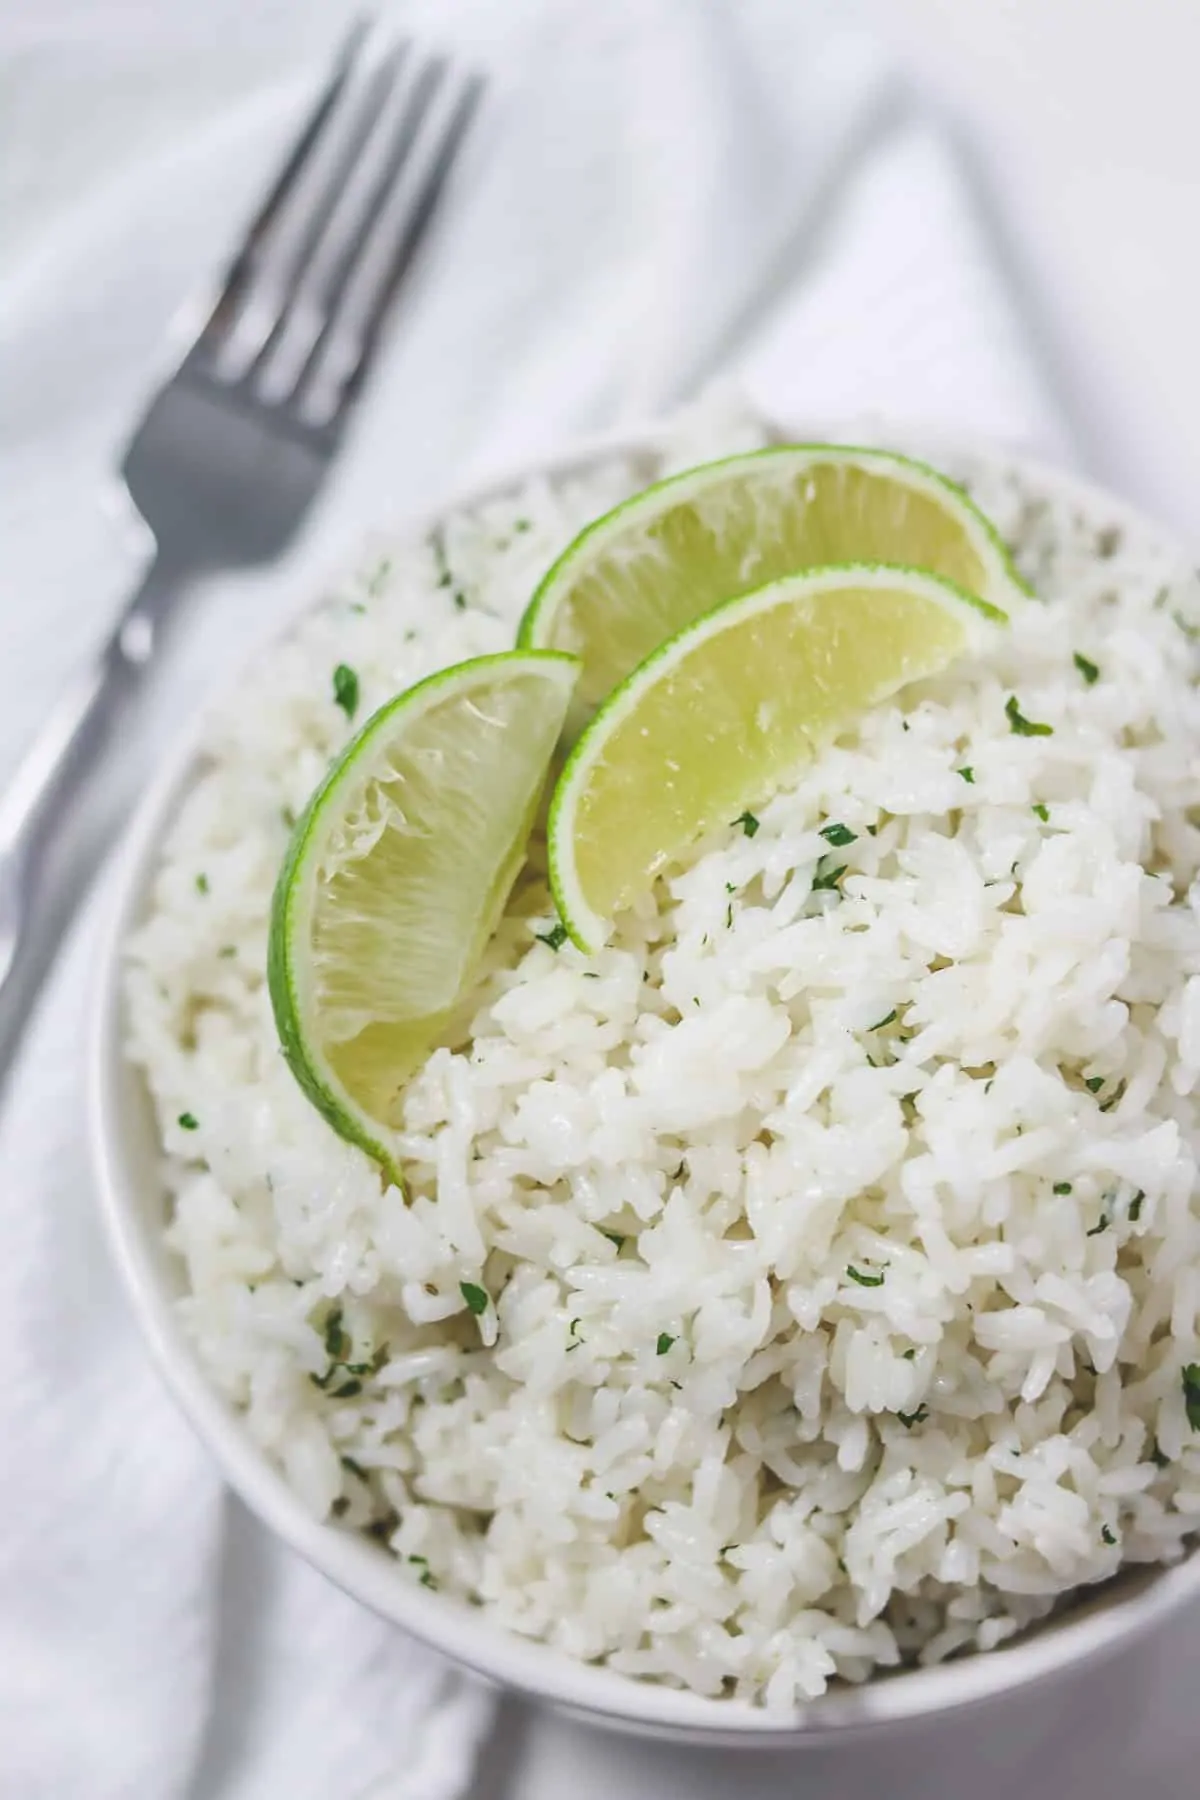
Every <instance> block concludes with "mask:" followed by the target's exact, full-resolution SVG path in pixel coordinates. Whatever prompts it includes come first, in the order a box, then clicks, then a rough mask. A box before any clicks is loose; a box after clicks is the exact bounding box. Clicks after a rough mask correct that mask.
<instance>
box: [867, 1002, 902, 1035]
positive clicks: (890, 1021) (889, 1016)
mask: <svg viewBox="0 0 1200 1800" xmlns="http://www.w3.org/2000/svg"><path fill="white" fill-rule="evenodd" d="M895 1023H896V1012H895V1008H894V1007H893V1009H892V1011H891V1012H890V1013H885V1014H884V1016H883V1018H882V1019H876V1021H875V1023H874V1025H868V1026H867V1030H868V1031H882V1030H883V1028H884V1026H885V1025H894V1024H895Z"/></svg>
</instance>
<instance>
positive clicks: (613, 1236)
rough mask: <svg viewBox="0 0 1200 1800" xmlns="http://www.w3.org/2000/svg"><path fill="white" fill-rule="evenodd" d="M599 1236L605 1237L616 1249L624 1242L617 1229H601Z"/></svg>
mask: <svg viewBox="0 0 1200 1800" xmlns="http://www.w3.org/2000/svg"><path fill="white" fill-rule="evenodd" d="M600 1236H601V1237H606V1238H607V1239H608V1241H609V1243H610V1244H615V1245H616V1247H617V1249H618V1250H619V1249H620V1248H621V1245H622V1244H623V1243H624V1242H625V1239H624V1237H623V1235H622V1234H621V1232H619V1231H603V1230H602V1231H601V1233H600Z"/></svg>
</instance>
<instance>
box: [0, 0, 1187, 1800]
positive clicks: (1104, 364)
mask: <svg viewBox="0 0 1200 1800" xmlns="http://www.w3.org/2000/svg"><path fill="white" fill-rule="evenodd" d="M171 3H172V4H173V0H171ZM280 4H281V0H258V6H257V7H256V8H254V9H250V8H248V9H247V10H248V12H250V11H251V10H253V11H254V12H255V13H256V15H257V16H258V17H259V18H260V19H261V17H262V16H263V15H264V14H265V13H268V12H270V11H272V10H275V9H277V8H278V7H279V6H280ZM166 10H167V6H166V5H165V4H163V0H38V4H37V5H34V4H32V0H0V93H2V94H3V102H2V104H0V114H2V115H3V116H4V120H5V123H4V129H5V130H6V131H7V134H8V145H7V147H6V149H5V152H4V154H3V157H0V164H2V165H3V181H4V183H5V185H6V187H7V190H8V191H7V196H6V197H5V198H0V206H2V207H3V211H4V213H5V217H6V239H7V250H8V255H7V257H6V262H7V264H8V269H9V288H10V293H11V291H12V283H13V280H14V279H15V280H16V281H17V283H18V285H19V282H20V281H21V280H22V279H24V278H26V277H27V278H28V280H29V281H30V282H36V281H38V280H40V281H43V282H45V281H46V280H47V279H48V278H50V277H52V274H53V270H52V266H51V267H49V268H48V266H47V263H46V258H47V256H49V257H50V259H51V264H52V259H53V253H52V250H50V249H48V248H47V243H46V238H45V227H46V224H47V221H48V220H49V219H51V218H52V217H53V216H54V214H55V212H56V209H58V208H61V207H64V206H67V205H70V206H71V207H74V208H82V209H83V210H84V211H86V207H87V205H88V203H89V202H90V200H91V199H92V198H93V197H94V196H96V195H98V194H102V190H103V180H104V173H105V171H104V169H103V167H98V166H97V164H96V161H95V157H94V148H93V146H92V144H91V143H90V141H89V138H88V134H87V133H86V132H83V131H81V132H76V131H75V130H73V129H72V123H73V120H74V118H75V117H76V116H77V114H78V112H79V111H80V110H81V109H82V110H83V111H86V110H87V108H88V107H89V106H90V105H91V104H92V103H93V100H94V93H95V82H96V81H97V79H102V80H103V81H104V82H105V83H106V84H107V88H108V92H109V95H110V98H111V93H112V91H113V86H114V84H119V83H120V82H121V81H122V80H127V81H128V82H129V84H130V91H131V92H132V91H134V89H135V88H136V89H139V96H140V98H141V99H142V100H143V101H144V95H142V94H141V93H140V84H141V83H142V82H143V81H144V73H145V61H144V50H145V41H146V40H145V35H144V32H143V27H144V26H147V25H148V22H150V21H151V16H152V15H153V26H154V30H155V31H157V30H158V29H160V27H161V21H162V16H163V13H164V12H165V11H166ZM307 10H308V11H309V12H310V13H311V12H312V9H311V8H310V9H307ZM879 11H880V13H881V15H882V17H883V19H884V22H885V23H886V25H887V26H888V27H889V28H890V29H891V30H892V31H893V32H894V33H895V34H896V35H897V36H898V37H900V38H901V39H902V41H904V42H905V43H907V45H908V46H909V48H910V54H911V57H912V60H913V63H914V66H915V67H917V68H918V69H919V70H920V71H921V73H922V75H923V77H924V78H925V79H926V80H927V81H928V83H929V85H930V88H931V91H932V92H934V93H936V94H938V95H939V96H941V97H942V98H943V99H944V100H946V101H947V103H949V104H950V105H951V106H952V107H953V109H954V110H955V111H956V112H957V113H958V114H959V115H960V116H962V117H963V118H964V119H966V120H968V121H969V122H970V124H971V126H972V128H973V131H974V134H975V142H976V144H977V146H978V149H979V152H980V161H981V166H982V168H983V170H984V172H985V173H986V175H987V177H988V180H989V182H990V184H991V187H992V189H993V191H994V194H995V196H996V197H997V199H998V201H999V204H1000V207H1001V210H1002V212H1003V214H1004V217H1005V219H1006V221H1007V226H1008V229H1009V231H1010V236H1011V242H1012V246H1013V251H1014V255H1015V257H1016V259H1017V261H1018V263H1019V264H1020V266H1021V267H1022V269H1023V271H1024V273H1025V274H1026V276H1027V277H1028V279H1029V281H1030V282H1031V284H1032V288H1033V291H1034V292H1035V293H1036V295H1037V297H1038V301H1039V316H1040V319H1041V323H1042V327H1043V333H1044V341H1045V344H1046V347H1047V350H1048V353H1049V354H1050V355H1051V357H1052V359H1053V362H1054V366H1055V368H1056V370H1057V371H1058V373H1059V375H1060V376H1061V380H1062V387H1063V392H1064V394H1065V395H1066V397H1067V399H1068V401H1069V403H1070V405H1071V408H1072V412H1073V414H1074V417H1075V419H1076V422H1077V423H1078V425H1079V426H1080V427H1081V431H1082V436H1083V440H1084V442H1085V445H1086V448H1087V454H1088V459H1089V461H1090V462H1091V465H1092V468H1093V470H1094V471H1095V472H1097V473H1099V474H1101V475H1103V476H1106V477H1107V478H1108V479H1109V480H1111V481H1112V482H1113V484H1114V485H1117V486H1121V487H1123V488H1125V489H1126V490H1127V491H1128V492H1129V493H1130V494H1131V495H1133V496H1134V497H1136V498H1139V499H1141V500H1143V501H1144V502H1146V503H1148V504H1149V505H1150V506H1151V507H1152V508H1154V509H1155V510H1157V511H1159V512H1160V513H1161V514H1162V515H1163V516H1164V517H1167V518H1169V519H1172V520H1173V521H1174V522H1175V523H1176V524H1178V525H1179V526H1181V527H1182V528H1184V529H1185V530H1187V531H1192V530H1194V529H1195V527H1196V523H1197V521H1196V516H1195V505H1194V501H1193V494H1194V493H1195V492H1197V491H1200V357H1197V355H1196V353H1195V348H1194V345H1195V323H1194V313H1195V293H1196V288H1197V285H1198V284H1197V277H1198V276H1200V247H1198V240H1197V236H1196V232H1195V226H1194V220H1195V201H1196V198H1197V171H1198V170H1200V107H1198V106H1197V104H1196V100H1195V95H1194V92H1193V89H1194V86H1195V68H1196V65H1197V61H1198V60H1200V59H1198V57H1197V52H1200V8H1196V7H1194V6H1193V5H1191V4H1190V3H1189V0H1108V3H1106V0H1008V3H1007V4H999V3H997V4H993V5H992V6H990V7H983V6H981V5H979V4H977V3H976V4H971V3H970V0H967V4H963V0H890V3H889V4H886V5H885V4H884V0H879ZM198 17H199V11H198V10H197V11H196V12H193V14H192V27H193V30H194V29H195V26H196V21H197V19H198ZM302 40H303V34H302V33H301V34H299V35H298V37H297V39H296V42H297V45H298V51H299V53H301V54H302V49H303V41H302ZM248 54H249V57H250V60H251V61H252V59H253V50H252V49H251V51H250V52H249V53H248ZM34 64H36V66H37V68H38V70H39V90H38V91H39V93H40V94H41V95H43V96H44V94H45V77H46V71H47V69H48V68H49V69H52V70H58V71H60V72H61V82H60V85H59V86H58V88H57V100H56V107H57V109H58V114H59V119H60V121H61V129H60V130H54V129H51V130H49V131H48V130H47V128H46V119H45V116H44V112H42V113H40V114H39V117H38V119H37V120H34V119H33V118H32V117H31V116H30V115H29V113H27V112H23V96H24V94H25V93H26V91H27V90H26V88H25V84H24V82H23V79H22V77H23V73H24V71H25V70H27V69H29V68H30V67H32V66H33V65H34ZM202 83H203V69H202V67H201V68H200V69H199V70H198V74H197V87H196V92H197V94H198V95H199V94H200V93H201V91H202ZM172 105H173V109H174V110H173V115H172V116H173V122H174V123H175V124H178V123H179V118H180V113H179V108H180V106H181V105H183V106H185V107H186V99H184V100H182V101H181V100H180V98H179V97H178V96H175V97H174V99H173V102H172ZM39 106H41V107H44V100H42V101H39ZM117 110H118V113H119V109H117ZM145 121H146V110H145V106H144V104H140V105H139V106H138V107H133V106H131V107H130V109H129V112H128V117H127V120H126V122H125V124H124V126H121V125H118V127H117V128H116V129H115V131H114V135H113V138H112V140H111V142H110V149H111V152H112V154H113V156H114V158H117V157H119V156H120V154H121V151H122V148H123V146H122V143H121V141H120V139H121V131H122V129H124V130H126V131H128V132H129V133H134V132H138V131H145V129H146V123H145ZM34 144H36V147H37V149H36V156H34V155H32V154H29V155H27V154H25V151H26V149H27V147H29V146H32V145H34ZM30 346H31V353H34V354H36V353H37V352H38V351H39V350H43V352H44V346H41V345H39V344H37V342H36V334H34V333H33V332H32V331H31V336H30ZM69 360H70V359H69V356H68V358H67V361H68V365H69ZM60 372H61V371H60ZM69 372H70V371H69V368H68V373H69ZM46 398H47V404H48V405H50V406H54V405H55V404H58V403H61V404H62V405H63V406H64V421H65V423H66V424H69V412H68V411H67V410H66V409H67V407H68V403H69V398H70V390H69V383H67V382H63V383H62V385H61V386H58V385H56V382H55V380H54V378H53V375H52V373H51V372H50V371H48V379H47V396H46ZM18 429H19V422H18ZM72 529H73V531H74V532H75V534H76V554H78V548H79V538H80V534H82V539H83V541H84V542H85V543H93V542H94V544H95V546H96V548H97V553H98V555H99V556H100V567H101V568H102V570H103V571H104V577H105V580H107V581H108V582H110V583H112V584H113V585H114V592H115V585H116V583H117V580H118V574H119V567H120V563H119V559H114V557H113V555H112V553H111V551H108V552H104V553H103V554H102V553H101V546H102V545H103V544H104V543H105V540H106V534H107V532H108V527H107V526H106V525H104V524H103V523H102V521H101V520H100V518H99V513H98V511H97V513H96V516H95V518H92V517H91V516H90V515H89V516H82V515H81V516H79V517H77V518H76V519H75V520H74V521H73V525H72ZM0 554H2V551H0ZM10 603H11V601H10ZM60 650H61V646H49V647H48V649H47V657H46V666H45V668H44V669H38V668H34V669H32V670H30V669H26V670H23V671H22V672H21V680H20V681H19V682H17V681H14V680H5V681H4V682H3V685H2V686H0V700H2V701H3V702H4V703H5V704H4V706H3V708H2V709H0V710H3V711H4V712H5V713H6V714H7V721H6V728H5V729H4V731H3V733H2V734H0V749H5V748H7V746H8V745H9V744H10V743H11V742H12V741H13V739H10V735H9V732H10V729H11V731H12V732H13V734H14V738H15V736H16V735H20V734H23V725H24V719H23V717H22V715H26V716H28V715H29V713H30V711H31V709H33V708H34V707H36V705H37V704H39V703H40V699H41V697H42V695H43V694H44V693H46V692H48V691H49V690H50V686H51V684H52V682H53V679H54V678H55V676H56V662H55V657H56V655H57V654H58V652H59V651H60ZM1197 1670H1200V1619H1195V1618H1194V1619H1190V1620H1186V1621H1183V1622H1182V1623H1180V1624H1179V1625H1178V1626H1176V1627H1175V1628H1173V1629H1172V1630H1170V1631H1168V1632H1164V1633H1162V1634H1160V1635H1159V1636H1157V1637H1156V1638H1155V1639H1154V1640H1153V1641H1151V1642H1149V1643H1147V1644H1145V1645H1143V1646H1141V1647H1140V1648H1138V1649H1137V1650H1135V1651H1134V1652H1133V1653H1131V1654H1130V1655H1127V1656H1125V1657H1123V1658H1122V1659H1121V1660H1120V1661H1118V1662H1114V1663H1112V1664H1109V1665H1106V1666H1104V1667H1102V1668H1100V1669H1098V1670H1093V1671H1087V1672H1085V1673H1084V1674H1083V1675H1082V1676H1081V1677H1080V1678H1079V1679H1078V1680H1076V1681H1072V1682H1069V1683H1064V1684H1056V1685H1055V1686H1054V1687H1053V1688H1052V1689H1051V1690H1049V1691H1048V1692H1045V1693H1041V1694H1033V1695H1029V1696H1024V1697H1022V1698H1020V1699H1019V1700H1015V1701H1012V1702H1008V1703H1005V1704H1004V1705H1003V1706H999V1707H996V1708H993V1709H991V1710H989V1711H988V1712H987V1713H984V1714H980V1715H970V1716H968V1717H964V1718H962V1719H961V1720H958V1721H956V1722H955V1723H953V1724H951V1725H948V1726H946V1727H943V1728H941V1729H939V1730H938V1731H937V1732H928V1731H915V1730H914V1731H910V1732H908V1733H905V1734H902V1735H901V1736H900V1737H899V1738H897V1739H895V1740H893V1741H891V1742H889V1744H888V1745H887V1747H886V1748H885V1749H882V1750H881V1749H878V1748H874V1747H871V1746H862V1747H859V1748H857V1749H850V1750H846V1751H841V1750H839V1751H838V1752H836V1753H835V1752H821V1751H811V1752H808V1753H805V1754H802V1755H800V1754H795V1753H792V1754H789V1755H786V1756H762V1757H756V1758H750V1759H747V1758H746V1757H744V1756H738V1757H736V1758H735V1757H732V1756H730V1755H727V1754H722V1753H711V1752H709V1753H703V1754H691V1753H688V1752H685V1751H681V1750H678V1749H674V1748H671V1747H666V1746H653V1745H645V1744H639V1743H635V1742H626V1741H621V1740H617V1739H611V1738H601V1737H598V1736H597V1735H596V1734H594V1733H592V1732H589V1731H586V1730H584V1729H582V1728H580V1727H577V1726H574V1725H572V1724H570V1723H568V1722H566V1721H562V1720H556V1719H551V1718H547V1717H535V1716H533V1715H531V1714H529V1713H528V1712H526V1711H524V1710H522V1709H519V1708H511V1707H510V1708H508V1709H507V1710H506V1712H505V1715H504V1717H503V1720H502V1726H501V1730H500V1733H499V1735H498V1738H497V1741H496V1743H495V1746H494V1748H493V1750H492V1752H491V1754H490V1755H489V1757H488V1758H487V1760H486V1762H485V1765H484V1767H483V1768H482V1769H481V1770H480V1775H479V1780H478V1783H477V1786H476V1793H477V1794H478V1795H479V1796H480V1800H550V1797H551V1796H554V1797H555V1800H561V1796H562V1795H563V1793H564V1792H569V1793H570V1794H571V1797H572V1800H593V1797H595V1800H599V1797H600V1796H602V1795H603V1796H605V1800H608V1797H609V1796H613V1795H618V1794H619V1795H621V1796H629V1800H641V1797H643V1796H646V1797H650V1796H653V1797H654V1800H660V1797H661V1800H674V1797H675V1796H678V1797H679V1800H683V1796H685V1795H686V1796H689V1797H690V1800H708V1797H709V1796H712V1797H713V1800H715V1797H716V1796H718V1795H725V1794H728V1793H730V1792H733V1791H734V1790H735V1789H736V1790H739V1791H741V1792H744V1793H746V1794H748V1795H754V1796H763V1800H773V1797H774V1796H781V1797H782V1796H784V1795H787V1796H793V1795H795V1796H802V1795H805V1794H808V1793H814V1794H816V1793H820V1794H822V1795H827V1796H831V1797H833V1800H840V1797H844V1800H865V1796H867V1795H868V1794H870V1795H872V1796H878V1797H879V1800H909V1797H910V1796H912V1800H916V1797H917V1796H918V1795H919V1796H920V1797H921V1800H942V1797H943V1796H944V1797H945V1800H950V1797H951V1796H954V1797H955V1800H958V1796H960V1795H961V1794H962V1793H963V1792H964V1791H965V1792H967V1793H968V1794H969V1795H970V1796H971V1800H1000V1796H1001V1795H1004V1796H1006V1797H1007V1796H1009V1795H1010V1794H1012V1793H1014V1792H1019V1793H1021V1794H1022V1795H1023V1796H1024V1797H1025V1800H1071V1797H1072V1796H1074V1795H1084V1794H1086V1795H1087V1796H1088V1800H1126V1797H1127V1796H1128V1795H1130V1794H1131V1793H1133V1792H1135V1791H1136V1792H1137V1794H1138V1795H1139V1800H1188V1797H1189V1796H1191V1795H1194V1794H1195V1793H1196V1792H1197V1791H1200V1780H1198V1779H1197V1774H1196V1770H1195V1768H1194V1766H1193V1764H1194V1763H1195V1761H1196V1759H1197V1756H1198V1755H1200V1708H1198V1707H1197V1705H1196V1702H1195V1699H1194V1689H1195V1685H1196V1672H1197ZM223 1761H224V1752H223V1750H222V1747H221V1745H220V1742H219V1739H218V1741H217V1743H216V1744H215V1746H214V1749H213V1754H212V1756H211V1757H210V1759H209V1762H208V1766H207V1770H206V1774H205V1778H204V1780H203V1782H202V1790H203V1791H202V1794H200V1795H199V1796H198V1800H219V1797H220V1785H221V1784H220V1776H221V1766H222V1763H223Z"/></svg>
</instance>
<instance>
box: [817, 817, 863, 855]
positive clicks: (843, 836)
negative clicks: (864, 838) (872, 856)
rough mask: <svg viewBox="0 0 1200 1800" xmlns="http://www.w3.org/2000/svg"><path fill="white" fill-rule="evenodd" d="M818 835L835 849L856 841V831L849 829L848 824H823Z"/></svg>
mask: <svg viewBox="0 0 1200 1800" xmlns="http://www.w3.org/2000/svg"><path fill="white" fill-rule="evenodd" d="M819 835H820V836H821V837H823V838H824V839H825V842H826V843H827V844H832V845H833V847H834V849H835V850H843V849H844V848H845V847H846V845H847V844H856V843H857V842H858V833H857V831H851V830H850V829H849V827H848V826H846V825H841V824H837V823H834V824H833V825H826V826H824V827H823V828H822V830H821V832H820V833H819Z"/></svg>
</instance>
